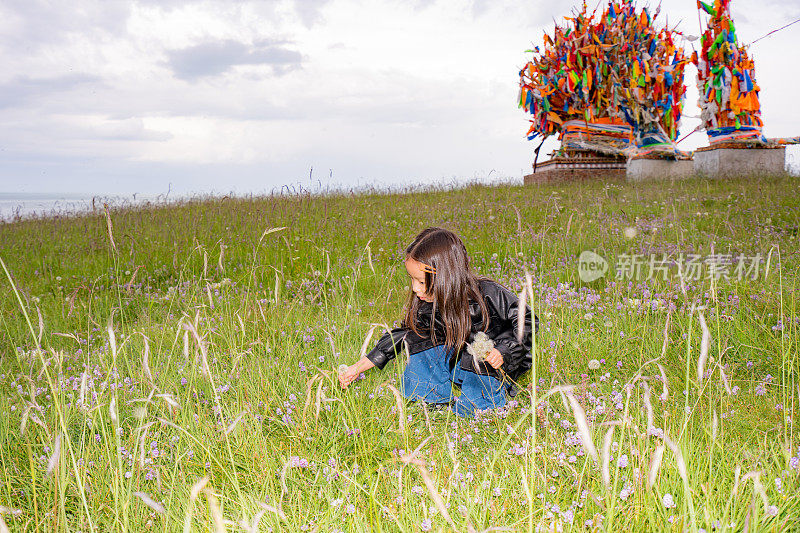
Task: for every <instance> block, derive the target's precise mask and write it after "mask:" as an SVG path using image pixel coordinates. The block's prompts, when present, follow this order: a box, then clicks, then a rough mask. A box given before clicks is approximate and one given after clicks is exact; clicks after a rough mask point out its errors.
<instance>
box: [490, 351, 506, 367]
mask: <svg viewBox="0 0 800 533" xmlns="http://www.w3.org/2000/svg"><path fill="white" fill-rule="evenodd" d="M486 362H487V363H489V364H490V365H492V368H500V367H501V366H503V354H501V353H500V352H499V351H497V348H492V351H491V352H489V355H487V356H486Z"/></svg>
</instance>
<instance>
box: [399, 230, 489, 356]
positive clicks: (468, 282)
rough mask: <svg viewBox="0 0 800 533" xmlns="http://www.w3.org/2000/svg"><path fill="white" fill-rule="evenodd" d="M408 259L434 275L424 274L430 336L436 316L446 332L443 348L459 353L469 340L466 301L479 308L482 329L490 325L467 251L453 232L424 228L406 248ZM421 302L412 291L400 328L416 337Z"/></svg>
mask: <svg viewBox="0 0 800 533" xmlns="http://www.w3.org/2000/svg"><path fill="white" fill-rule="evenodd" d="M408 258H411V259H414V260H415V261H419V262H420V263H424V264H425V265H428V266H430V267H433V269H434V270H435V273H432V272H425V290H426V292H428V293H430V294H432V295H433V312H432V316H431V331H430V336H431V338H433V339H434V342H435V341H436V339H435V332H434V325H435V323H436V318H437V314H438V315H439V316H440V317H441V322H442V324H444V330H445V345H446V346H447V347H448V348H453V349H455V351H459V350H460V349H461V348H462V347H463V346H464V344H465V343H466V342H467V339H468V338H469V334H470V330H471V329H472V319H471V317H470V312H469V300H470V299H473V300H475V301H476V302H477V303H478V305H479V306H480V310H481V316H482V317H483V322H484V328H485V327H486V326H488V324H489V313H488V310H487V308H486V302H485V301H484V299H483V297H482V296H481V292H480V287H479V285H478V277H477V276H476V275H475V273H474V272H473V271H472V269H471V268H470V265H469V257H468V256H467V248H466V246H464V243H463V242H462V241H461V239H460V238H459V237H458V235H456V234H455V233H453V232H452V231H449V230H446V229H443V228H427V229H425V230H423V231H422V232H420V234H419V235H417V236H416V238H414V241H413V242H412V243H411V244H410V245H409V246H408V248H406V259H408ZM420 302H421V300H420V299H419V298H418V297H417V296H416V295H415V294H414V292H413V291H412V292H411V293H410V295H409V301H408V304H407V305H406V315H405V318H404V319H403V326H405V327H407V328H410V329H411V330H412V331H414V333H416V334H417V335H420V336H422V335H423V334H422V333H420V332H419V331H417V324H416V320H415V317H416V316H417V311H418V310H419V306H420Z"/></svg>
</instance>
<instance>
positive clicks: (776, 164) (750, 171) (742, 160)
mask: <svg viewBox="0 0 800 533" xmlns="http://www.w3.org/2000/svg"><path fill="white" fill-rule="evenodd" d="M694 171H695V173H697V174H699V175H701V176H705V177H709V178H727V177H731V176H754V175H755V176H758V175H767V174H771V175H775V174H784V173H786V147H785V146H770V147H757V148H756V147H751V146H736V145H734V144H732V143H728V144H726V145H724V146H721V147H711V146H707V147H703V148H698V149H697V150H695V152H694Z"/></svg>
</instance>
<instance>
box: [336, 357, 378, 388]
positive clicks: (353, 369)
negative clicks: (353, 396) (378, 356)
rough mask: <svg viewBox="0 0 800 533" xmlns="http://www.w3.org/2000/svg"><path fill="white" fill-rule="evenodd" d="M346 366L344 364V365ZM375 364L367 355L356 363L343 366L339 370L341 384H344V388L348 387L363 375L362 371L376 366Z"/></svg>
mask: <svg viewBox="0 0 800 533" xmlns="http://www.w3.org/2000/svg"><path fill="white" fill-rule="evenodd" d="M342 366H343V367H344V365H342ZM374 366H375V364H374V363H373V362H372V361H370V360H369V359H367V358H366V357H362V358H361V359H359V360H358V361H356V363H355V364H354V365H350V366H348V367H345V368H342V369H341V371H340V372H339V384H340V385H341V386H342V388H343V389H346V388H347V386H348V385H350V384H351V383H352V382H354V381H355V380H356V378H357V377H358V376H360V375H361V373H362V372H366V371H367V370H369V369H370V368H372V367H374Z"/></svg>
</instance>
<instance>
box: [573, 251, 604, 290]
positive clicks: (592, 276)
mask: <svg viewBox="0 0 800 533" xmlns="http://www.w3.org/2000/svg"><path fill="white" fill-rule="evenodd" d="M606 272H608V261H606V260H605V259H604V258H603V256H601V255H597V254H596V253H594V252H592V251H589V250H584V251H583V252H581V255H580V256H579V257H578V277H579V278H581V281H582V282H584V283H590V282H592V281H594V280H597V279H600V278H602V277H603V276H605V275H606Z"/></svg>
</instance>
